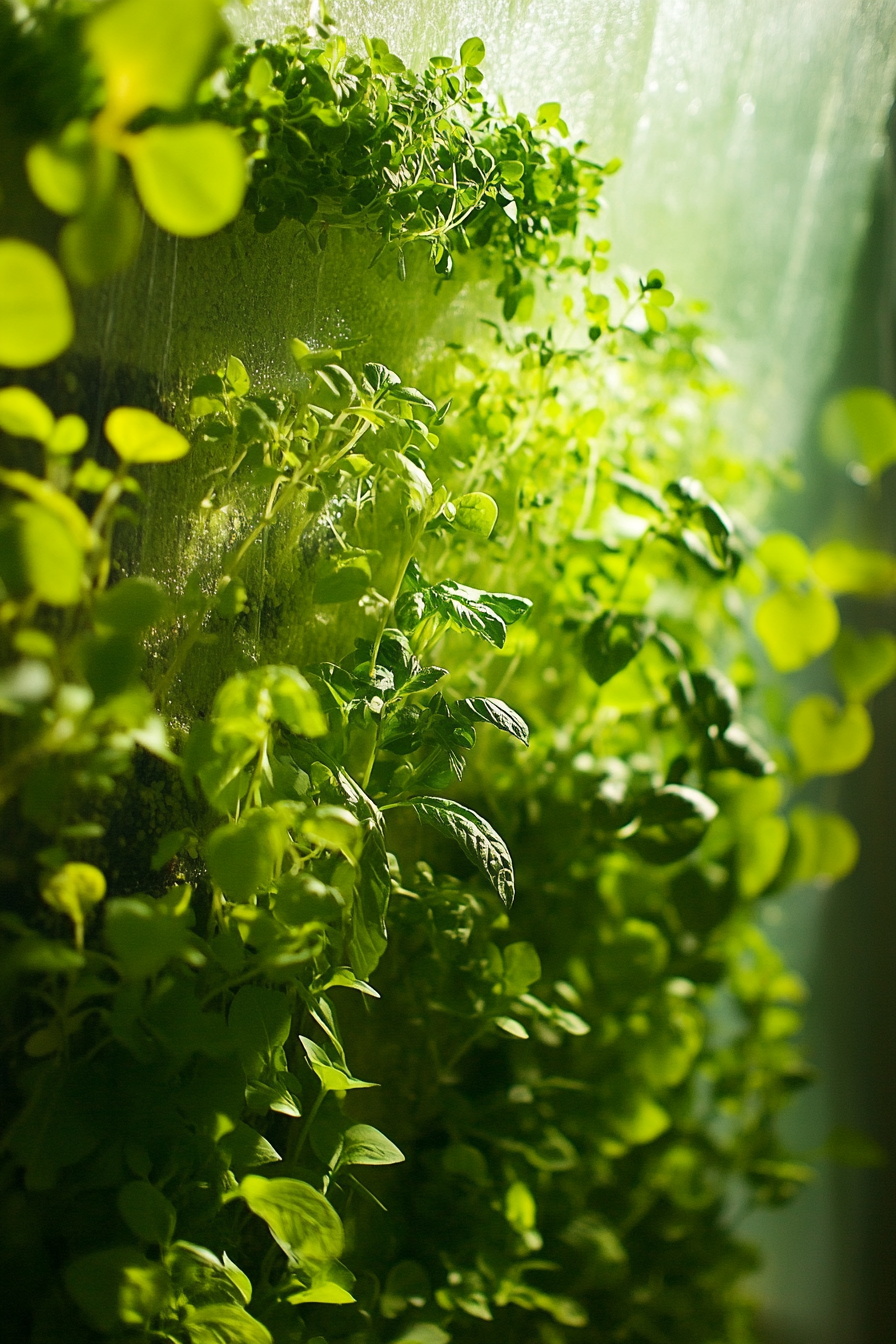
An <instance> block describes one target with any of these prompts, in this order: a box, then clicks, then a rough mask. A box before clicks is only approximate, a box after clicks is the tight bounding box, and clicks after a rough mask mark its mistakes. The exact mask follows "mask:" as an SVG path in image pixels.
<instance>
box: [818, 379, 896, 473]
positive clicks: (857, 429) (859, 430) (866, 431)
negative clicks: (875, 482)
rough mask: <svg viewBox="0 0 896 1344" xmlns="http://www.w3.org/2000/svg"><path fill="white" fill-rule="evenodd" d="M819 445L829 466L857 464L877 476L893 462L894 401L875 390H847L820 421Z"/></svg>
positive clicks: (895, 451) (895, 442)
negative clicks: (835, 463)
mask: <svg viewBox="0 0 896 1344" xmlns="http://www.w3.org/2000/svg"><path fill="white" fill-rule="evenodd" d="M821 443H822V447H823V448H824V451H825V453H826V455H827V456H828V457H829V458H830V459H831V461H832V462H837V463H839V464H840V465H842V466H848V465H849V464H850V463H852V462H858V463H861V465H862V466H864V467H865V468H866V470H867V471H868V472H869V473H870V475H871V476H877V475H879V474H880V472H882V471H883V469H884V468H885V467H886V466H888V465H889V464H890V463H891V462H896V401H894V400H893V398H892V397H891V396H890V394H889V392H884V391H883V390H882V389H881V388H879V387H851V388H850V389H849V391H848V392H841V393H840V394H839V395H838V396H836V397H832V398H831V400H830V401H829V402H828V403H827V405H826V406H825V408H824V411H823V413H822V417H821Z"/></svg>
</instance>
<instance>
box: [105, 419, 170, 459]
mask: <svg viewBox="0 0 896 1344" xmlns="http://www.w3.org/2000/svg"><path fill="white" fill-rule="evenodd" d="M103 429H104V431H105V434H106V438H107V439H108V440H109V442H110V443H111V445H112V447H113V448H114V449H115V451H116V453H117V454H118V456H119V457H120V458H121V460H122V461H123V462H175V461H176V460H177V459H178V458H179V457H185V456H186V454H187V453H188V452H189V451H190V445H189V443H188V441H187V440H186V439H185V438H184V436H183V434H181V433H180V432H179V431H178V430H176V429H175V428H174V426H173V425H166V424H165V422H164V421H163V420H160V419H159V417H158V416H157V415H153V413H152V411H143V410H140V409H139V407H137V406H118V407H116V409H115V410H114V411H110V412H109V414H108V415H107V416H106V423H105V424H104V426H103Z"/></svg>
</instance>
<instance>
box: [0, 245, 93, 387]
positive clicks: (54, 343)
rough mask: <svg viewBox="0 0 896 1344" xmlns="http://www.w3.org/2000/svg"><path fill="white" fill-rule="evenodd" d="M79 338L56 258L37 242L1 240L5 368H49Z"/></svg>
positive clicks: (0, 349) (0, 355)
mask: <svg viewBox="0 0 896 1344" xmlns="http://www.w3.org/2000/svg"><path fill="white" fill-rule="evenodd" d="M74 334H75V317H74V313H73V312H72V305H71V300H70V299H69V296H68V289H67V288H66V284H65V280H64V279H63V278H62V272H61V271H60V269H59V267H58V266H57V265H56V263H55V261H53V259H52V257H50V256H48V255H47V253H46V252H44V251H43V250H42V249H41V248H39V247H35V246H34V244H33V243H26V242H23V241H22V240H21V239H19V238H0V364H6V365H8V366H9V367H10V368H13V369H30V368H33V367H34V366H35V365H37V364H46V363H48V362H49V361H50V360H51V359H55V358H56V356H57V355H61V354H62V352H63V350H65V349H66V348H67V347H68V346H69V345H70V344H71V340H72V337H73V336H74Z"/></svg>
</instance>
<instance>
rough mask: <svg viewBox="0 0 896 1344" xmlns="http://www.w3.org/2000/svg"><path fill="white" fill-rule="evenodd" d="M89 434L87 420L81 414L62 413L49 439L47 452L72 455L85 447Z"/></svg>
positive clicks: (59, 455) (65, 455)
mask: <svg viewBox="0 0 896 1344" xmlns="http://www.w3.org/2000/svg"><path fill="white" fill-rule="evenodd" d="M88 434H89V430H88V428H87V422H86V420H82V419H81V417H80V415H61V416H60V417H59V419H58V420H57V421H56V424H55V426H54V427H53V433H52V434H51V435H50V437H49V439H48V440H47V443H46V449H47V452H48V453H51V454H52V455H53V456H54V457H70V456H71V454H72V453H77V452H78V451H79V450H80V449H81V448H83V447H84V445H85V443H86V442H87V436H88Z"/></svg>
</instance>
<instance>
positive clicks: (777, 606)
mask: <svg viewBox="0 0 896 1344" xmlns="http://www.w3.org/2000/svg"><path fill="white" fill-rule="evenodd" d="M839 629H840V616H839V613H838V611H837V607H836V605H835V604H834V603H833V602H832V601H831V599H830V598H829V597H827V596H826V595H825V594H824V593H823V592H821V591H820V590H819V589H818V588H813V589H810V591H809V592H807V593H800V592H793V591H791V590H789V589H786V588H784V589H782V590H781V591H780V592H778V593H773V594H772V596H771V597H769V598H767V599H766V600H765V602H763V604H762V606H761V607H760V608H759V610H758V611H757V613H756V633H757V635H758V636H759V638H760V639H761V640H762V643H763V645H764V646H765V651H766V653H767V654H768V656H769V659H770V661H771V664H772V666H773V667H774V668H775V669H776V670H777V671H778V672H797V671H799V669H800V668H801V667H805V666H806V664H807V663H811V661H812V659H813V658H817V657H818V655H819V654H820V653H824V652H825V650H826V649H829V648H830V647H831V645H832V644H833V642H834V640H835V639H836V638H837V634H838V631H839Z"/></svg>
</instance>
